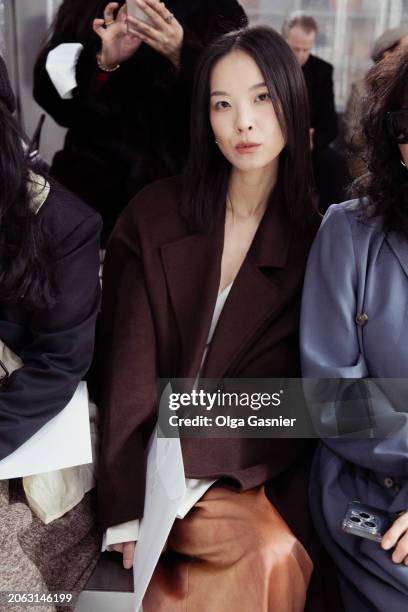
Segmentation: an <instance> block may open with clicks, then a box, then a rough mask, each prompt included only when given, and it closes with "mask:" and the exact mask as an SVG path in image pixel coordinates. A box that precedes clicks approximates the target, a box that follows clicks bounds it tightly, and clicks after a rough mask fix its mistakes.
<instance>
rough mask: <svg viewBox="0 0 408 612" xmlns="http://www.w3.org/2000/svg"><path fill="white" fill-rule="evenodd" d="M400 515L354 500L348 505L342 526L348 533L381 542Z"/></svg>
mask: <svg viewBox="0 0 408 612" xmlns="http://www.w3.org/2000/svg"><path fill="white" fill-rule="evenodd" d="M398 516H399V514H396V513H391V512H386V511H385V510H380V509H379V508H373V507H372V506H367V505H365V504H362V503H360V502H358V501H352V502H350V503H349V505H348V506H347V511H346V514H345V515H344V519H343V523H342V528H343V531H345V532H346V533H351V534H352V535H355V536H359V537H360V538H367V539H368V540H374V542H381V540H382V537H383V535H384V534H385V533H386V532H387V531H388V529H389V528H390V527H391V525H392V524H393V522H394V521H395V519H397V518H398Z"/></svg>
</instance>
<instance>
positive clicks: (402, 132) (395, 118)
mask: <svg viewBox="0 0 408 612" xmlns="http://www.w3.org/2000/svg"><path fill="white" fill-rule="evenodd" d="M387 128H388V133H389V135H390V136H391V138H393V139H394V140H395V142H396V143H397V144H408V108H401V109H400V110H396V111H389V112H388V113H387Z"/></svg>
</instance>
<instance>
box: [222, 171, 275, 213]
mask: <svg viewBox="0 0 408 612" xmlns="http://www.w3.org/2000/svg"><path fill="white" fill-rule="evenodd" d="M277 178H278V169H277V167H276V168H274V169H272V170H271V168H270V167H268V168H264V169H262V170H254V171H249V172H242V171H240V170H237V169H235V168H233V169H232V172H231V177H230V181H229V186H228V198H227V207H228V208H229V207H230V208H232V210H233V213H234V216H238V217H241V218H243V219H244V218H249V217H262V215H263V214H264V212H265V210H266V207H267V205H268V200H269V196H270V194H271V193H272V191H273V189H274V187H275V185H276V181H277Z"/></svg>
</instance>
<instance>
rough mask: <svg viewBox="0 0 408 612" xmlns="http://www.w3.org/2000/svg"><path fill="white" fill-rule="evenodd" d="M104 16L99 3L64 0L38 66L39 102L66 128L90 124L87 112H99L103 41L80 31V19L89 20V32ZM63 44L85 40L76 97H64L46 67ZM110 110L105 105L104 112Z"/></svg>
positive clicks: (78, 70)
mask: <svg viewBox="0 0 408 612" xmlns="http://www.w3.org/2000/svg"><path fill="white" fill-rule="evenodd" d="M98 16H100V15H99V14H96V12H95V3H93V2H92V3H90V5H89V6H88V7H87V6H86V5H84V3H83V2H81V1H80V0H64V2H63V3H62V5H61V7H60V9H59V12H58V13H57V17H56V19H55V23H54V25H53V30H52V33H51V36H50V38H49V40H48V41H47V42H46V44H45V45H44V46H43V48H42V49H41V51H40V54H39V56H38V58H37V61H36V63H35V67H34V89H33V95H34V99H35V101H36V102H37V103H38V104H39V105H40V106H41V107H42V108H43V109H44V110H45V111H46V112H47V113H48V114H49V115H50V116H51V117H52V118H53V119H54V120H55V121H56V122H57V123H58V124H59V125H62V126H63V127H68V128H69V127H72V126H73V125H74V124H75V122H76V121H79V122H82V124H83V125H84V124H86V115H87V114H88V113H90V114H92V115H94V114H95V112H96V113H98V104H97V100H96V98H97V91H98V90H97V88H96V75H97V73H98V68H97V64H96V59H95V58H96V52H97V51H98V50H99V47H100V42H99V38H98V36H97V35H96V34H95V36H92V34H91V35H89V34H87V35H86V36H84V35H83V34H81V32H79V31H78V25H77V22H79V21H84V22H88V23H87V26H86V27H87V28H88V29H89V32H90V33H91V32H92V21H93V19H94V18H95V17H98ZM63 43H81V44H83V46H84V48H83V50H82V51H81V53H80V56H79V59H78V62H77V66H76V80H77V87H76V89H74V91H73V97H72V99H62V98H61V97H60V95H59V93H58V91H57V90H56V88H55V87H54V84H53V83H52V80H51V79H50V77H49V75H48V72H47V70H46V67H45V66H46V61H47V56H48V53H49V52H50V51H51V49H54V48H55V47H57V46H58V45H60V44H63ZM105 112H106V109H105V108H101V109H100V111H99V114H100V113H105Z"/></svg>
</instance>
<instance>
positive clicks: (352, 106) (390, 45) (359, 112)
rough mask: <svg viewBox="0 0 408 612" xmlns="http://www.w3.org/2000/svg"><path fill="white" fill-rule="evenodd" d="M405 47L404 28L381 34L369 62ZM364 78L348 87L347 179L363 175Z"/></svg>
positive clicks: (407, 29)
mask: <svg viewBox="0 0 408 612" xmlns="http://www.w3.org/2000/svg"><path fill="white" fill-rule="evenodd" d="M407 47H408V26H399V27H397V28H390V29H389V30H385V32H383V33H382V34H381V36H379V37H378V38H377V39H376V40H375V41H374V44H373V48H372V51H371V59H372V60H373V62H374V63H375V64H378V62H381V60H383V59H384V58H385V57H388V56H390V55H391V54H393V53H396V52H399V51H400V50H401V49H403V48H405V49H406V48H407ZM366 90H367V87H366V75H365V76H364V77H363V78H362V79H359V80H358V81H356V82H355V83H353V84H352V86H351V91H350V96H349V98H348V100H347V104H346V108H345V111H344V115H343V124H344V140H345V143H346V145H347V158H348V159H347V162H348V168H349V172H350V176H351V177H352V178H353V179H356V178H358V177H359V176H361V175H362V174H364V173H365V172H367V164H366V161H365V158H364V157H365V151H366V147H365V141H364V131H363V121H362V120H363V117H364V115H365V112H366V108H365V98H366V95H367V91H366Z"/></svg>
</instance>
